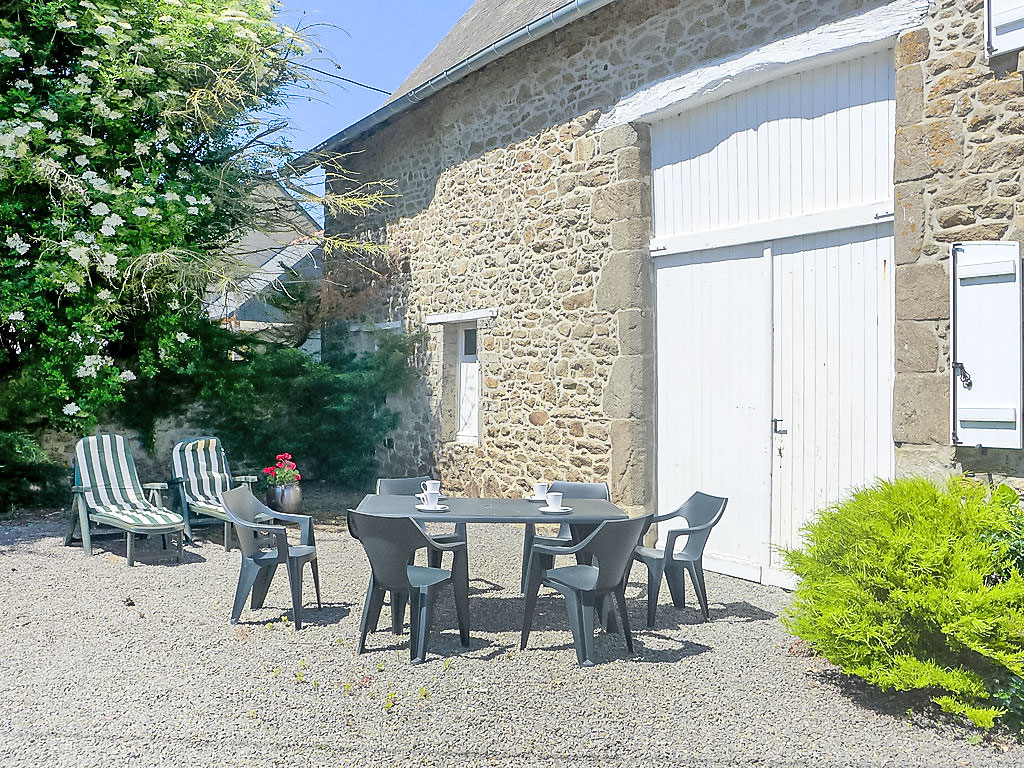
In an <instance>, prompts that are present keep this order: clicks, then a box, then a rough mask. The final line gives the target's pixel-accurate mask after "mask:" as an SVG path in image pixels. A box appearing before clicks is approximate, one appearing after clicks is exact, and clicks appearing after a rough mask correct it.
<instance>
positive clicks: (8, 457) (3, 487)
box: [0, 430, 68, 515]
mask: <svg viewBox="0 0 1024 768" xmlns="http://www.w3.org/2000/svg"><path fill="white" fill-rule="evenodd" d="M67 475H68V471H67V469H65V468H64V467H62V466H61V465H59V464H57V463H55V462H54V461H52V460H51V459H50V458H49V457H48V456H47V455H46V453H45V452H44V451H43V449H42V448H40V447H39V443H37V442H36V440H35V438H34V437H32V435H30V434H29V433H28V432H23V431H20V430H16V431H14V432H5V431H2V430H0V515H6V514H9V513H10V512H11V510H12V509H13V508H15V507H28V506H38V505H40V504H51V503H58V504H59V503H63V502H66V501H67V495H68V478H67Z"/></svg>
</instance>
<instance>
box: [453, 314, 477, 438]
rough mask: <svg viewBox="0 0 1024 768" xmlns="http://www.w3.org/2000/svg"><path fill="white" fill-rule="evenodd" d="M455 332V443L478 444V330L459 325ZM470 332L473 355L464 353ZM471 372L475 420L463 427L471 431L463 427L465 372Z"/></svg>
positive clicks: (466, 325) (469, 325)
mask: <svg viewBox="0 0 1024 768" xmlns="http://www.w3.org/2000/svg"><path fill="white" fill-rule="evenodd" d="M455 331H456V333H457V334H458V342H457V343H458V355H457V361H458V362H457V366H458V368H457V376H456V396H455V442H457V443H470V444H479V443H480V358H479V354H478V353H479V341H480V336H479V328H478V327H477V324H476V323H475V322H472V323H460V324H459V325H457V326H456V327H455ZM470 331H472V333H473V334H474V349H473V354H472V355H470V354H467V352H466V334H467V333H468V332H470ZM470 366H471V370H472V371H473V374H472V375H473V376H474V378H475V379H476V388H475V391H474V397H475V402H474V404H473V405H474V411H475V416H476V418H474V419H471V420H470V423H469V424H466V425H465V426H468V427H472V430H471V431H470V430H469V429H466V428H465V426H464V419H463V409H464V401H465V399H466V397H465V393H466V390H465V384H466V381H465V378H466V372H467V370H470Z"/></svg>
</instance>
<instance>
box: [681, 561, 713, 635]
mask: <svg viewBox="0 0 1024 768" xmlns="http://www.w3.org/2000/svg"><path fill="white" fill-rule="evenodd" d="M686 570H687V571H689V573H690V581H692V582H693V591H694V592H696V593H697V602H698V603H700V612H701V613H702V614H703V616H704V621H708V620H709V619H710V618H711V612H710V611H709V610H708V588H707V586H705V584H704V564H703V563H702V562H701V561H700V560H695V561H694V562H692V563H687V564H686Z"/></svg>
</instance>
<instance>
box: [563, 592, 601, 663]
mask: <svg viewBox="0 0 1024 768" xmlns="http://www.w3.org/2000/svg"><path fill="white" fill-rule="evenodd" d="M559 591H561V590H559ZM562 594H563V596H564V597H565V608H566V612H567V613H568V614H569V629H571V630H572V643H573V646H574V647H575V648H576V663H577V664H579V665H580V666H581V667H585V666H593V662H590V664H588V663H587V662H588V659H587V647H586V643H585V639H584V636H585V634H586V628H585V627H586V624H585V621H584V618H583V614H584V612H585V610H586V609H585V608H584V607H583V605H582V604H581V602H580V596H579V594H578V593H577V592H575V591H574V590H566V591H565V592H562ZM590 615H591V619H590V622H591V623H590V626H591V627H593V621H594V619H593V615H594V612H593V610H591V612H590Z"/></svg>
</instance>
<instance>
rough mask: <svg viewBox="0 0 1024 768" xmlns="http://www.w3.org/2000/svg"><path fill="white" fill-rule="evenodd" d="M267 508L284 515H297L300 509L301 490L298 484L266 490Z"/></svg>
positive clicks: (273, 486) (275, 486) (274, 486)
mask: <svg viewBox="0 0 1024 768" xmlns="http://www.w3.org/2000/svg"><path fill="white" fill-rule="evenodd" d="M267 506H268V507H270V508H271V509H272V510H274V511H275V512H284V513H285V514H286V515H295V514H298V512H299V509H300V508H301V507H302V489H301V488H300V487H299V484H298V483H288V484H287V485H272V486H270V487H269V488H267Z"/></svg>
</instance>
